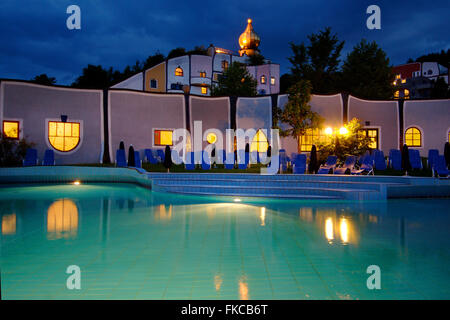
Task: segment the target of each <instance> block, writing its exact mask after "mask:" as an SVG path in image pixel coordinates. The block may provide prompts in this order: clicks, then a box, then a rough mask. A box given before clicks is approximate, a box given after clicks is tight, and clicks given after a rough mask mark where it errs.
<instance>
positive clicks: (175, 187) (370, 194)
mask: <svg viewBox="0 0 450 320" xmlns="http://www.w3.org/2000/svg"><path fill="white" fill-rule="evenodd" d="M153 190H155V191H165V192H176V193H189V194H214V195H240V196H249V197H250V196H265V197H277V198H279V197H290V198H295V197H297V198H302V199H304V198H311V199H312V198H319V197H320V198H324V199H325V198H328V199H349V200H379V199H382V197H383V194H382V193H380V192H378V191H375V190H367V189H337V188H335V189H333V188H324V187H320V188H318V187H288V188H286V187H284V186H283V187H275V186H266V185H264V184H262V185H258V186H239V185H229V184H227V185H220V184H186V183H182V184H175V183H170V182H168V181H165V182H163V181H158V180H155V181H154V183H153Z"/></svg>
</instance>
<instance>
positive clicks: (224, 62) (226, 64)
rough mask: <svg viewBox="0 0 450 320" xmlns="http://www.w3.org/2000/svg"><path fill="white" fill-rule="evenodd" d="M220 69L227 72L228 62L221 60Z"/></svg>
mask: <svg viewBox="0 0 450 320" xmlns="http://www.w3.org/2000/svg"><path fill="white" fill-rule="evenodd" d="M222 69H223V70H227V69H228V61H227V60H223V61H222Z"/></svg>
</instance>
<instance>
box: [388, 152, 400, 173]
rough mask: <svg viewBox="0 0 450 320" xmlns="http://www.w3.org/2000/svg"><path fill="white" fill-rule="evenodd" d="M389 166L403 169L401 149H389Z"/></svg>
mask: <svg viewBox="0 0 450 320" xmlns="http://www.w3.org/2000/svg"><path fill="white" fill-rule="evenodd" d="M389 167H390V168H391V169H394V170H399V171H401V170H402V153H401V152H400V150H397V149H391V150H389Z"/></svg>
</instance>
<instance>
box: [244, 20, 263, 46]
mask: <svg viewBox="0 0 450 320" xmlns="http://www.w3.org/2000/svg"><path fill="white" fill-rule="evenodd" d="M247 23H248V24H247V28H245V31H244V32H243V33H242V34H241V36H240V37H239V46H240V47H241V50H240V51H242V52H243V53H247V52H246V51H247V49H250V50H248V51H250V52H253V51H254V50H256V49H257V48H258V46H259V43H260V42H261V39H260V38H259V36H258V35H257V34H256V32H255V31H253V27H252V19H248V20H247Z"/></svg>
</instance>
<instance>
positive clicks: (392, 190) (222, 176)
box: [0, 166, 450, 200]
mask: <svg viewBox="0 0 450 320" xmlns="http://www.w3.org/2000/svg"><path fill="white" fill-rule="evenodd" d="M77 180H79V181H81V182H82V183H83V182H84V183H133V184H138V185H140V186H143V187H146V188H151V189H153V190H155V191H160V192H172V193H182V194H196V195H214V196H217V195H222V196H241V197H276V198H290V199H344V200H386V199H391V198H434V197H450V179H439V178H431V177H411V176H350V175H309V174H306V175H297V174H277V175H260V174H252V173H155V172H145V171H144V170H142V169H141V170H139V169H135V168H111V167H108V168H107V167H84V166H80V167H78V166H51V167H44V166H37V167H24V168H0V184H8V185H9V184H30V183H73V182H75V181H77Z"/></svg>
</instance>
